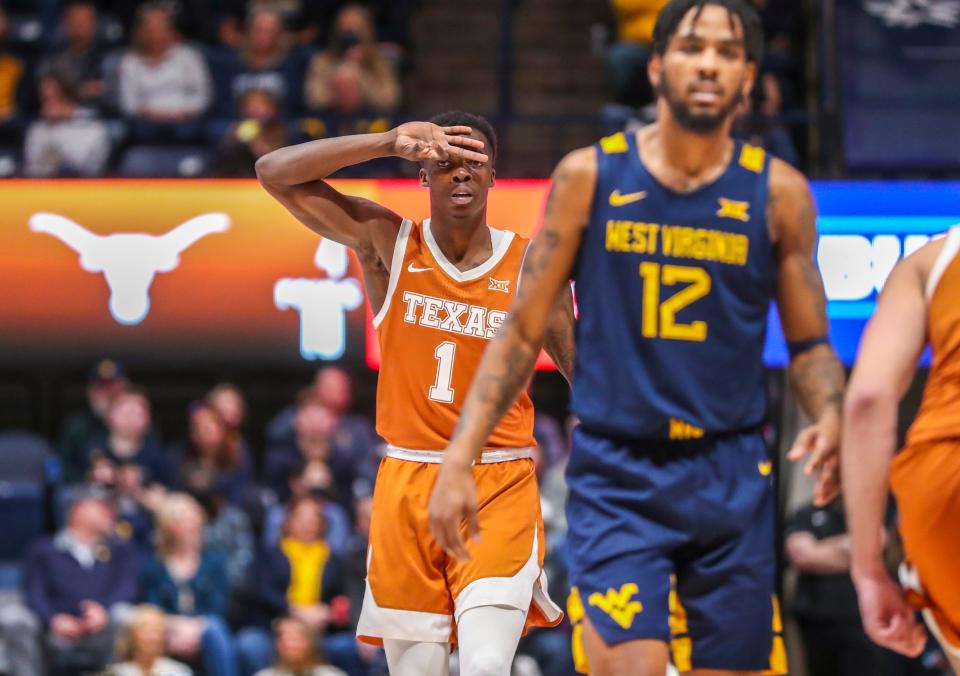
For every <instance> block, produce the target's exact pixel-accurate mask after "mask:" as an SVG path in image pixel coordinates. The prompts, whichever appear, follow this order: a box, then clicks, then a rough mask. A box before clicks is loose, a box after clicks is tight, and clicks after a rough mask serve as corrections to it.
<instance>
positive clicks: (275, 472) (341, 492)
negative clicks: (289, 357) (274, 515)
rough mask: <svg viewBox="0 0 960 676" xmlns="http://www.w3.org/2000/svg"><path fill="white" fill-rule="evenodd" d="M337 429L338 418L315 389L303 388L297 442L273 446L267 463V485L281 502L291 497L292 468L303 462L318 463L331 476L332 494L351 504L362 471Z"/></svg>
mask: <svg viewBox="0 0 960 676" xmlns="http://www.w3.org/2000/svg"><path fill="white" fill-rule="evenodd" d="M336 426H337V417H336V415H334V413H333V412H332V411H331V410H330V409H329V408H328V407H327V406H325V405H324V403H323V401H322V400H321V399H320V398H319V397H318V396H317V395H316V393H315V391H314V390H313V389H310V388H306V389H304V390H303V391H302V392H301V393H300V396H299V397H298V401H297V412H296V417H295V418H294V431H295V439H294V440H293V441H292V442H289V443H285V444H277V445H274V446H272V447H270V449H269V450H268V451H267V455H266V460H265V463H264V475H265V480H266V484H267V486H269V487H270V488H271V489H272V490H273V491H274V493H275V494H276V495H277V497H278V498H279V499H280V500H281V501H285V500H286V499H287V497H288V496H289V483H288V480H289V477H290V474H291V470H292V468H294V467H296V466H298V465H299V464H300V462H301V461H303V460H307V461H310V460H319V461H321V462H322V463H324V464H325V465H327V466H328V467H329V469H330V472H331V474H332V478H333V480H332V481H331V482H330V484H329V487H328V490H329V495H330V496H331V497H332V498H334V499H336V500H337V502H339V503H340V504H342V505H344V506H349V505H350V502H351V500H352V497H351V492H352V491H353V489H354V480H355V479H357V478H358V472H359V471H360V470H362V469H363V468H360V467H358V466H357V461H356V459H355V458H354V457H352V456H351V453H350V451H351V449H350V448H349V447H348V446H346V445H345V444H343V443H342V441H341V440H339V439H337V438H336V435H335V432H336Z"/></svg>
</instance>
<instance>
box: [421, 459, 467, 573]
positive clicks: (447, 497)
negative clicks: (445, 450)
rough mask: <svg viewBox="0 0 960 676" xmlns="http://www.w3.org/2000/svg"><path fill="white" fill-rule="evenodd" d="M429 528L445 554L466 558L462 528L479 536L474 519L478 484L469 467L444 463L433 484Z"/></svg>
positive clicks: (460, 559) (461, 559)
mask: <svg viewBox="0 0 960 676" xmlns="http://www.w3.org/2000/svg"><path fill="white" fill-rule="evenodd" d="M428 513H429V517H430V531H431V532H432V533H433V537H434V538H436V540H437V543H438V544H439V545H440V546H441V547H442V548H443V551H445V552H446V553H447V554H449V555H450V556H452V557H453V558H455V559H457V560H458V561H469V560H470V552H468V551H467V545H466V542H465V541H464V537H463V533H464V530H466V531H468V532H469V534H470V537H471V538H473V539H474V540H477V539H479V538H480V524H479V521H478V519H477V487H476V484H475V483H474V480H473V471H472V469H471V468H470V466H466V467H462V466H457V465H453V464H451V463H448V462H445V463H444V464H443V465H442V466H441V468H440V472H439V474H438V475H437V481H436V483H435V484H434V485H433V492H432V493H431V495H430V506H429V508H428Z"/></svg>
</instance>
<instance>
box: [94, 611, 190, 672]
mask: <svg viewBox="0 0 960 676" xmlns="http://www.w3.org/2000/svg"><path fill="white" fill-rule="evenodd" d="M118 652H119V656H120V658H121V659H122V660H124V661H123V662H120V663H119V664H114V665H112V666H111V667H110V669H109V671H108V674H109V676H191V674H193V671H192V670H191V669H190V667H188V666H187V665H186V664H183V663H182V662H177V661H176V660H172V659H170V658H169V657H167V656H166V655H167V616H166V615H165V614H164V612H163V611H162V610H160V609H159V608H157V607H156V606H151V605H147V604H144V605H140V606H137V607H136V608H134V609H133V612H132V613H131V615H130V619H129V624H128V625H127V627H126V629H125V631H124V635H123V638H122V640H121V641H120V643H119V647H118Z"/></svg>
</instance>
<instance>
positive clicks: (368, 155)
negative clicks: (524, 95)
mask: <svg viewBox="0 0 960 676" xmlns="http://www.w3.org/2000/svg"><path fill="white" fill-rule="evenodd" d="M469 133H470V128H469V127H443V128H441V127H438V126H437V125H435V124H431V123H429V122H409V123H407V124H403V125H400V126H399V127H397V128H396V129H392V130H390V131H388V132H385V133H382V134H357V135H355V136H341V137H337V138H329V139H322V140H319V141H310V142H309V143H301V144H299V145H295V146H289V147H286V148H280V149H279V150H275V151H273V152H272V153H269V154H267V155H264V156H263V157H261V158H260V159H259V160H258V161H257V177H258V178H259V179H260V183H261V184H262V185H263V187H264V188H265V189H266V190H267V192H269V193H270V194H271V195H273V197H275V198H276V199H277V200H278V201H279V202H280V203H281V204H283V205H284V206H285V207H286V208H287V209H288V210H289V211H290V213H292V214H293V215H294V216H296V217H297V219H299V220H300V221H301V222H302V223H303V224H304V225H306V226H307V227H309V228H310V229H311V230H314V231H315V232H317V233H318V234H320V235H322V236H324V237H327V238H329V239H332V240H333V241H335V242H339V243H341V244H343V245H345V246H349V247H350V248H352V249H354V250H356V251H357V252H358V253H359V254H360V255H361V257H362V256H363V255H364V254H365V253H375V254H376V255H377V256H378V257H379V258H380V260H382V261H384V263H385V264H386V265H389V263H390V259H391V257H392V255H393V245H394V242H395V240H396V237H397V231H398V230H399V228H400V224H401V222H402V219H401V218H400V216H398V215H397V214H395V213H393V212H392V211H391V210H390V209H387V208H386V207H384V206H382V205H380V204H377V203H375V202H371V201H370V200H366V199H362V198H359V197H349V196H347V195H343V194H342V193H340V192H338V191H337V190H335V189H334V188H333V187H331V186H330V184H328V183H327V182H326V180H325V179H326V178H327V177H328V176H330V175H331V174H333V173H335V172H336V171H338V170H340V169H343V168H344V167H349V166H352V165H354V164H360V163H362V162H367V161H369V160H374V159H377V158H381V157H392V156H396V157H402V158H404V159H408V160H411V161H413V162H419V161H422V160H427V159H444V158H446V157H447V156H448V155H453V154H456V155H460V156H463V157H466V158H468V159H475V160H481V161H486V160H487V156H486V155H484V154H483V142H482V141H478V140H476V139H472V138H469V137H467V136H463V135H462V134H469Z"/></svg>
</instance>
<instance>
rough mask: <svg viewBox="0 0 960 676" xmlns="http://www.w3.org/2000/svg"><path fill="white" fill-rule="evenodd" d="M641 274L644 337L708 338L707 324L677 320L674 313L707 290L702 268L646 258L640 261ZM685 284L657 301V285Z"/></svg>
mask: <svg viewBox="0 0 960 676" xmlns="http://www.w3.org/2000/svg"><path fill="white" fill-rule="evenodd" d="M640 276H641V277H643V317H642V319H641V325H640V326H641V330H642V333H643V337H644V338H657V337H660V338H665V339H667V340H690V341H694V342H697V343H702V342H703V341H705V340H706V339H707V323H706V322H705V321H700V320H698V321H695V322H691V323H689V324H679V323H677V313H678V312H680V310H682V309H683V308H685V307H687V306H688V305H690V304H691V303H693V302H695V301H697V300H700V299H701V298H703V297H704V296H706V295H707V294H708V293H710V287H711V285H712V281H711V279H710V275H709V273H707V271H706V270H704V269H703V268H696V267H688V266H685V265H663V266H661V265H660V264H659V263H653V262H650V261H647V262H645V263H641V264H640ZM674 284H688V286H687V287H686V288H684V289H681V290H680V291H677V292H676V293H675V294H673V295H672V296H670V297H669V298H667V299H666V300H664V301H663V302H662V303H661V302H660V286H661V285H662V286H673V285H674Z"/></svg>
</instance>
